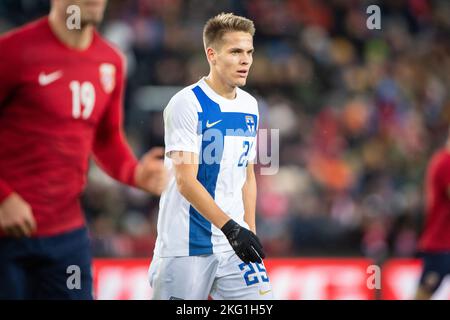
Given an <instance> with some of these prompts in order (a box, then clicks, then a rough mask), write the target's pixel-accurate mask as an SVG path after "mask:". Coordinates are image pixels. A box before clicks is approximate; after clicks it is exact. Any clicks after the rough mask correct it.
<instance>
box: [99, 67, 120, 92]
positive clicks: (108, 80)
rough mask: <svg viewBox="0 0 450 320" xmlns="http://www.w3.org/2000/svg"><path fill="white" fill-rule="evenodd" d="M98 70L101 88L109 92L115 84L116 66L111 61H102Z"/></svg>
mask: <svg viewBox="0 0 450 320" xmlns="http://www.w3.org/2000/svg"><path fill="white" fill-rule="evenodd" d="M99 70H100V83H101V84H102V87H103V90H105V92H106V93H111V92H112V91H113V90H114V87H115V85H116V67H115V66H114V65H113V64H111V63H102V64H101V65H100V69H99Z"/></svg>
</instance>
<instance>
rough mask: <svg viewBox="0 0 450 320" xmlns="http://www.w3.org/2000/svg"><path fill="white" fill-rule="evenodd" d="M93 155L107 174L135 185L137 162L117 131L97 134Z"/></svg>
mask: <svg viewBox="0 0 450 320" xmlns="http://www.w3.org/2000/svg"><path fill="white" fill-rule="evenodd" d="M94 155H95V160H96V161H97V163H98V164H99V165H100V167H101V168H102V169H103V170H104V171H105V172H106V173H107V174H108V175H109V176H111V177H112V178H114V179H116V180H118V181H120V182H122V183H124V184H127V185H130V186H136V182H135V170H136V166H137V164H138V162H137V159H136V157H135V156H134V155H133V153H132V152H131V149H130V147H129V146H128V144H127V143H126V141H125V138H124V137H123V136H122V134H121V133H120V132H119V131H118V132H113V133H110V134H104V135H99V136H97V138H96V141H95V143H94Z"/></svg>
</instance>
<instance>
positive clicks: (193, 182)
mask: <svg viewBox="0 0 450 320" xmlns="http://www.w3.org/2000/svg"><path fill="white" fill-rule="evenodd" d="M177 186H178V190H179V191H180V193H181V195H182V196H183V197H184V198H185V199H186V200H187V201H189V203H190V204H191V205H192V206H193V207H194V208H195V209H196V210H197V211H198V212H199V213H200V214H201V215H202V216H203V217H205V218H206V219H207V220H208V221H210V222H211V223H212V224H213V225H215V226H216V227H217V228H219V229H221V228H222V227H223V225H224V224H225V223H226V222H227V221H228V220H230V217H229V216H228V215H227V214H226V213H225V212H223V211H222V210H221V209H220V208H219V206H218V205H217V204H216V203H215V201H214V199H213V198H212V197H211V195H210V194H209V193H208V191H207V190H206V189H205V187H204V186H203V185H202V184H201V183H200V182H199V181H198V180H197V179H196V178H184V179H177Z"/></svg>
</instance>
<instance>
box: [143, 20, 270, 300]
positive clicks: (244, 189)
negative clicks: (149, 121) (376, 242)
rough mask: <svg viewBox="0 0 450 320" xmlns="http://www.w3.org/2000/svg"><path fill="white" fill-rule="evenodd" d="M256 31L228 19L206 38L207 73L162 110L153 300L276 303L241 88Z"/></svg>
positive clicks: (213, 23) (250, 102)
mask: <svg viewBox="0 0 450 320" xmlns="http://www.w3.org/2000/svg"><path fill="white" fill-rule="evenodd" d="M254 33H255V28H254V25H253V22H252V21H251V20H249V19H246V18H244V17H240V16H236V15H233V14H231V13H227V14H225V13H222V14H219V15H217V16H215V17H213V18H211V19H210V20H209V21H208V22H207V23H206V25H205V27H204V30H203V42H204V46H205V52H206V56H207V59H208V63H209V65H210V73H209V75H208V76H207V77H204V78H202V79H201V80H200V81H198V82H197V83H195V84H193V85H191V86H188V87H186V88H184V89H183V90H181V91H179V92H178V93H177V94H175V95H174V96H173V97H172V99H171V100H170V102H169V103H168V105H167V107H166V108H165V110H164V125H165V147H166V157H165V160H164V161H165V165H166V167H167V168H168V169H169V172H170V181H169V184H168V186H167V188H166V189H165V191H164V192H163V194H162V196H161V201H160V210H159V217H158V238H157V241H156V247H155V251H154V255H153V261H152V263H151V266H150V269H149V280H150V285H151V286H152V288H153V299H207V298H208V297H209V296H210V297H211V298H213V299H254V300H256V299H273V295H272V288H271V284H270V282H269V278H268V276H267V273H266V270H265V267H264V264H263V262H262V259H263V258H264V257H265V255H264V252H263V248H262V246H261V243H260V242H259V240H258V238H257V236H256V226H255V209H256V180H255V173H254V169H253V163H252V162H253V161H254V160H255V158H256V134H257V128H258V123H259V114H258V105H257V101H256V99H255V98H253V97H252V96H251V95H250V94H248V93H247V92H245V91H243V90H241V89H240V88H238V87H241V86H243V85H245V83H246V80H247V76H248V72H249V70H250V66H251V65H252V54H253V51H254V48H253V35H254Z"/></svg>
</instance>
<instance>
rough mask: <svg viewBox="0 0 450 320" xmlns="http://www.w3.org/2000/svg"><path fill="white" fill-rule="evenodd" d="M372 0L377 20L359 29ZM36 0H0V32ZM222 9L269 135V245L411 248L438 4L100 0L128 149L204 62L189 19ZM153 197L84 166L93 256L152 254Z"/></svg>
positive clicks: (419, 0)
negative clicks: (124, 62) (114, 52)
mask: <svg viewBox="0 0 450 320" xmlns="http://www.w3.org/2000/svg"><path fill="white" fill-rule="evenodd" d="M372 4H377V5H379V6H380V8H381V23H382V24H381V26H382V29H381V30H368V29H367V27H366V19H367V17H368V15H367V14H366V8H367V6H369V5H372ZM48 8H49V3H48V0H0V33H3V32H5V31H7V30H9V29H11V28H13V27H16V26H19V25H21V24H24V23H26V22H28V21H30V20H32V19H35V18H37V17H40V16H42V15H45V14H46V13H47V12H48ZM222 11H226V12H234V13H235V14H239V15H244V16H247V17H249V18H251V19H253V20H254V21H255V25H256V35H255V39H254V40H255V43H254V45H255V49H256V51H255V55H254V63H253V68H252V71H251V73H250V78H249V81H248V85H247V86H246V88H245V89H246V90H247V91H249V92H250V93H252V94H253V95H255V96H256V97H257V98H258V100H259V105H260V113H261V119H262V123H261V128H276V129H279V134H280V144H279V150H280V168H279V171H278V174H276V175H271V176H264V175H261V176H259V177H258V184H259V193H258V200H257V226H258V234H259V236H260V238H261V239H262V241H263V244H264V247H265V248H266V251H267V253H268V255H269V256H272V257H273V256H321V255H324V256H325V255H326V256H349V255H351V256H361V255H362V256H368V257H371V258H374V259H376V260H377V261H380V262H381V261H382V260H383V259H385V258H387V257H393V256H395V257H411V256H413V255H414V254H415V251H416V243H417V239H418V236H419V234H420V231H421V227H422V221H423V177H424V170H425V165H426V162H427V160H428V158H429V156H430V155H431V153H432V152H433V151H434V150H435V149H436V148H438V147H439V146H440V145H441V144H442V143H443V142H444V139H445V135H446V132H447V129H448V125H449V123H450V98H449V92H450V90H449V89H450V88H449V84H450V79H449V78H450V55H449V53H450V43H449V39H450V32H449V31H450V18H449V17H450V2H449V1H447V0H398V1H375V0H373V1H364V0H352V1H345V0H330V1H324V0H322V1H321V0H286V1H281V0H258V1H250V0H242V1H237V0H216V1H200V0H185V1H182V0H120V1H119V0H115V1H114V0H110V1H109V6H108V10H107V13H106V17H105V21H104V23H103V24H102V25H101V26H100V28H99V29H100V31H101V32H102V33H103V34H104V35H105V36H106V37H107V38H108V39H109V40H110V41H112V42H113V43H115V44H116V45H117V46H118V47H119V48H120V49H121V50H122V51H123V52H124V53H125V55H126V56H127V58H128V80H127V94H126V98H125V109H126V130H127V135H128V139H129V141H130V142H131V145H132V146H133V147H134V151H135V153H136V154H137V155H141V154H143V153H144V152H145V151H146V150H148V149H149V148H150V147H151V146H154V145H163V143H164V141H163V121H162V109H163V108H164V107H165V105H166V103H167V102H168V100H169V98H170V97H171V95H172V94H173V93H174V92H175V91H177V90H179V89H180V88H181V87H183V86H186V85H189V84H191V83H193V82H195V81H197V80H198V79H199V78H200V77H201V76H203V75H206V74H207V72H208V65H207V62H206V59H205V57H204V52H203V44H202V28H203V25H204V23H205V22H206V20H207V19H208V18H209V17H211V16H213V15H215V14H217V13H220V12H222ZM0 50H1V48H0ZM158 200H159V199H158V198H151V197H148V196H147V195H146V194H144V193H142V192H140V191H138V190H135V189H130V188H127V187H124V186H122V185H120V184H118V183H116V182H115V181H113V180H112V179H110V178H109V177H107V176H106V175H105V174H103V173H102V172H101V171H100V170H99V169H98V168H97V167H96V166H95V165H94V164H93V166H92V167H91V170H90V180H89V184H88V186H87V188H86V192H85V194H84V197H83V205H84V208H85V211H86V216H87V219H88V222H89V226H90V231H91V235H92V240H93V249H94V254H95V255H96V256H114V257H130V256H143V257H149V256H151V254H152V250H153V246H154V242H155V238H156V221H157V212H158ZM449 232H450V231H449Z"/></svg>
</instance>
